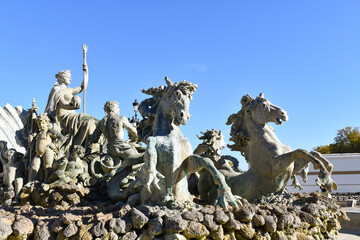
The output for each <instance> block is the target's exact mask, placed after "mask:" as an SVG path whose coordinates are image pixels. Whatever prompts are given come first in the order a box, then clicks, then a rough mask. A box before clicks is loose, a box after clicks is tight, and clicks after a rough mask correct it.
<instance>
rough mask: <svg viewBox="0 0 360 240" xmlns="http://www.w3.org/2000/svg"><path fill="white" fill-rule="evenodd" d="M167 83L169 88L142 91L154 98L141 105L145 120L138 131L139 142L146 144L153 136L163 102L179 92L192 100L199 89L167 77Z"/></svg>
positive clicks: (141, 112) (141, 122)
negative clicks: (155, 121) (156, 118)
mask: <svg viewBox="0 0 360 240" xmlns="http://www.w3.org/2000/svg"><path fill="white" fill-rule="evenodd" d="M165 82H166V84H167V86H165V85H161V86H159V87H152V88H149V89H147V90H145V89H142V90H141V92H142V93H145V94H147V95H151V96H152V97H150V98H147V99H145V100H144V101H142V102H141V103H140V105H139V112H140V114H141V116H142V117H143V119H142V120H141V121H140V123H139V125H138V127H137V130H138V135H139V140H140V141H142V142H145V140H146V139H147V138H148V137H150V136H153V131H152V127H153V125H154V120H155V116H156V113H157V109H158V106H159V104H160V102H161V101H164V100H166V99H168V98H170V97H171V96H172V94H173V93H174V92H175V91H177V90H179V91H181V92H182V93H183V94H184V95H186V96H187V97H188V98H189V99H190V100H191V99H192V94H193V93H194V92H195V91H196V89H197V85H196V84H192V83H190V82H188V81H185V80H183V81H182V82H177V83H173V82H172V81H171V80H170V79H169V78H168V77H165Z"/></svg>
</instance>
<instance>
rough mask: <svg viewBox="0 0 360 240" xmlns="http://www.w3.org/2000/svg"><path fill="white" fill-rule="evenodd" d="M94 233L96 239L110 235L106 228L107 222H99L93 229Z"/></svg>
mask: <svg viewBox="0 0 360 240" xmlns="http://www.w3.org/2000/svg"><path fill="white" fill-rule="evenodd" d="M92 233H93V234H94V236H95V237H101V236H105V235H106V234H108V231H107V230H106V228H105V222H104V221H100V222H98V223H97V224H96V225H95V226H94V227H93V229H92Z"/></svg>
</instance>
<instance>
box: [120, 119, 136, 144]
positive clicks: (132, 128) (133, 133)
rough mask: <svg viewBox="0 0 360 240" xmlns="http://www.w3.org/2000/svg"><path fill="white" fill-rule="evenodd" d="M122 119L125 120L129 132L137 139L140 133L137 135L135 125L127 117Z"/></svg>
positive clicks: (124, 123)
mask: <svg viewBox="0 0 360 240" xmlns="http://www.w3.org/2000/svg"><path fill="white" fill-rule="evenodd" d="M121 120H122V122H123V125H124V127H125V129H126V130H127V131H128V132H129V134H130V135H131V136H133V137H134V138H135V139H136V140H137V139H138V135H137V130H136V128H135V127H134V126H133V125H131V123H130V122H129V120H128V119H127V118H126V117H122V119H121Z"/></svg>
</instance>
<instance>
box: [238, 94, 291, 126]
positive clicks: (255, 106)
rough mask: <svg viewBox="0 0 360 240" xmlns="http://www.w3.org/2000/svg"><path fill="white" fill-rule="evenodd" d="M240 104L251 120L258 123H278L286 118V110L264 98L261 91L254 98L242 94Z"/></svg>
mask: <svg viewBox="0 0 360 240" xmlns="http://www.w3.org/2000/svg"><path fill="white" fill-rule="evenodd" d="M241 104H242V108H243V109H245V110H246V112H248V113H250V115H251V118H252V119H253V121H255V122H256V123H258V124H261V125H265V124H266V123H269V122H274V123H275V124H276V125H280V124H282V123H283V121H287V120H288V115H287V113H286V111H285V110H283V109H282V108H280V107H278V106H276V105H274V104H272V103H271V102H270V101H269V100H267V99H266V98H264V94H262V93H260V95H259V96H258V97H256V98H255V99H254V98H252V97H250V96H249V95H245V96H243V97H242V99H241Z"/></svg>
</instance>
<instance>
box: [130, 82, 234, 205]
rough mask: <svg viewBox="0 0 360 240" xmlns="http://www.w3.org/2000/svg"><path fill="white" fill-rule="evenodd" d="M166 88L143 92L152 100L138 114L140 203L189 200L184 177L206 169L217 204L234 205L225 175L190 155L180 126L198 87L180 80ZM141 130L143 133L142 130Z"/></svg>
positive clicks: (188, 145) (195, 156)
mask: <svg viewBox="0 0 360 240" xmlns="http://www.w3.org/2000/svg"><path fill="white" fill-rule="evenodd" d="M165 81H166V84H167V86H166V87H165V86H160V87H158V88H150V89H148V90H142V92H143V93H145V94H148V95H152V98H149V99H146V100H144V101H142V102H141V104H140V106H139V111H140V113H141V115H142V116H143V118H144V120H143V121H142V122H141V124H140V129H139V130H140V131H139V134H140V137H143V138H144V139H146V143H147V149H146V152H145V154H144V161H145V164H144V165H143V167H142V169H141V170H140V171H139V173H138V174H137V176H138V183H137V184H136V186H142V190H141V201H142V203H146V202H149V201H152V202H168V201H183V200H191V199H192V197H191V195H190V193H189V191H188V183H187V178H186V176H187V175H188V174H191V173H194V172H198V171H200V170H202V169H207V170H208V171H209V172H210V174H211V175H212V176H213V178H214V181H215V184H216V185H217V186H218V198H217V202H216V203H217V204H219V205H222V206H223V207H226V206H227V204H228V203H229V204H231V205H234V206H237V204H238V203H239V202H238V200H237V199H236V198H235V197H234V196H233V195H232V193H231V190H230V188H229V187H228V185H227V184H226V182H225V178H224V176H223V175H222V174H221V173H220V172H219V171H218V170H217V169H216V167H215V166H214V164H213V162H212V161H211V160H210V159H208V158H203V157H200V156H199V155H193V152H192V147H191V145H190V142H189V140H188V139H187V138H186V137H184V136H183V134H182V133H181V131H180V128H179V126H180V125H185V124H186V123H187V121H188V120H189V118H190V113H189V105H190V101H191V99H192V94H193V93H194V92H195V90H196V89H197V85H195V84H192V83H189V82H187V81H185V80H184V81H182V82H179V83H173V82H171V81H170V80H169V79H168V78H167V77H165ZM141 129H142V130H143V131H141Z"/></svg>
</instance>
